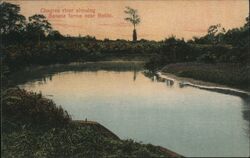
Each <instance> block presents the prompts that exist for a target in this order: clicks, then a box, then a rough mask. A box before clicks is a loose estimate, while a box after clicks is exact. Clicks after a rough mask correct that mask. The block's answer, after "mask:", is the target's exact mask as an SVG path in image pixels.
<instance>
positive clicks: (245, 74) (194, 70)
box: [162, 63, 250, 91]
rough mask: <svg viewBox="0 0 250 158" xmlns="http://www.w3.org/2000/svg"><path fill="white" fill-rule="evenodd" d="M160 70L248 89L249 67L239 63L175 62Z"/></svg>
mask: <svg viewBox="0 0 250 158" xmlns="http://www.w3.org/2000/svg"><path fill="white" fill-rule="evenodd" d="M162 72H165V73H172V74H174V75H177V76H180V77H189V78H193V79H197V80H202V81H208V82H213V83H218V84H223V85H227V86H230V87H234V88H239V89H243V90H248V91H249V90H250V84H249V81H250V67H249V66H241V65H239V64H205V63H177V64H169V65H167V66H165V67H163V68H162Z"/></svg>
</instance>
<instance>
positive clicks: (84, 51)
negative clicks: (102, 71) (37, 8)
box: [0, 2, 250, 70]
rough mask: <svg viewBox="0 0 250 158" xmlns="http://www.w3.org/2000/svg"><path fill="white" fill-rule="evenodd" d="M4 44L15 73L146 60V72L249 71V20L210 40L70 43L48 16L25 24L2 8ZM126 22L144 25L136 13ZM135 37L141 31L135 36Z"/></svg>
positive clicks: (216, 30) (213, 31) (13, 8)
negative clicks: (183, 66)
mask: <svg viewBox="0 0 250 158" xmlns="http://www.w3.org/2000/svg"><path fill="white" fill-rule="evenodd" d="M0 9H1V13H0V14H1V16H0V18H1V30H0V33H1V34H0V38H1V40H2V42H1V50H2V52H3V54H2V58H1V59H2V60H3V63H5V65H7V66H8V67H9V68H11V69H18V68H21V67H24V66H29V65H40V64H45V65H47V64H55V63H68V62H75V61H96V60H103V59H106V58H109V57H120V56H130V57H141V56H146V57H147V58H146V61H147V64H146V68H148V69H152V70H157V69H159V68H161V67H163V66H164V65H166V64H169V63H177V62H204V63H240V64H242V65H247V64H248V63H249V60H250V56H249V42H248V40H249V17H247V18H246V23H245V24H244V25H243V26H242V27H240V28H233V29H230V30H227V31H226V30H225V29H224V28H223V27H222V26H221V25H220V24H217V25H212V26H210V27H209V28H208V32H207V34H206V35H204V36H202V37H194V38H193V39H191V40H188V41H185V40H184V39H178V38H176V37H175V36H171V37H169V38H166V39H165V40H162V41H150V40H145V39H141V40H137V34H136V33H134V35H133V37H134V38H133V39H134V40H133V41H134V42H131V41H127V40H121V39H117V40H109V39H107V38H106V39H104V40H97V39H96V38H95V37H92V36H83V37H81V36H79V37H68V36H66V37H65V36H63V35H61V34H60V32H59V31H56V30H54V29H53V28H52V26H51V24H50V23H49V22H48V20H47V19H46V17H45V16H44V15H40V14H35V15H32V16H30V17H29V18H28V19H26V18H25V17H24V16H23V15H21V14H20V7H19V6H18V5H15V4H11V3H7V2H2V3H0ZM125 13H126V14H127V15H128V17H126V18H125V20H127V21H129V22H131V23H132V24H133V26H134V30H135V26H136V25H137V24H139V23H140V17H139V16H138V13H137V10H135V9H132V8H129V7H127V8H126V10H125ZM134 32H136V30H135V31H134Z"/></svg>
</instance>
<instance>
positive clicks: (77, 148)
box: [1, 89, 172, 158]
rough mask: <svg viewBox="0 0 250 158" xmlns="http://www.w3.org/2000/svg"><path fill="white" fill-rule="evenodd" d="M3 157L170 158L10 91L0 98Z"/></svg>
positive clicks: (161, 151) (38, 98) (156, 148)
mask: <svg viewBox="0 0 250 158" xmlns="http://www.w3.org/2000/svg"><path fill="white" fill-rule="evenodd" d="M2 102H3V104H2V107H3V108H2V110H3V111H2V113H3V117H2V119H3V121H2V122H3V124H2V126H3V132H2V148H1V155H2V157H24V158H26V157H37V158H40V157H48V158H49V157H170V156H172V155H171V154H169V153H168V152H166V151H164V149H163V148H162V147H159V146H153V145H151V144H142V143H138V142H135V141H133V140H120V139H119V138H117V137H114V136H112V134H111V135H109V134H107V130H106V131H105V132H106V134H105V132H102V131H101V130H100V128H94V127H93V126H92V125H91V124H82V123H79V122H75V121H72V120H71V119H70V117H69V115H68V114H67V112H66V111H64V110H63V109H62V108H60V107H58V106H56V105H55V104H54V103H53V101H52V100H49V99H46V98H44V97H43V96H42V95H41V94H37V93H32V92H27V91H25V90H22V89H9V90H7V91H5V92H4V95H3V98H2Z"/></svg>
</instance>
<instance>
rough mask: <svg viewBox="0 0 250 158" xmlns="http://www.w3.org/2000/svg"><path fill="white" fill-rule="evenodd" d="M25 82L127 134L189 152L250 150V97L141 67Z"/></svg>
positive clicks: (79, 115) (75, 113)
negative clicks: (163, 77)
mask: <svg viewBox="0 0 250 158" xmlns="http://www.w3.org/2000/svg"><path fill="white" fill-rule="evenodd" d="M20 87H21V88H24V89H26V90H29V91H34V92H42V94H43V95H45V96H46V97H47V98H51V99H53V100H54V101H55V103H56V104H57V105H61V106H62V107H63V108H64V109H65V110H67V111H68V113H69V114H70V115H71V117H72V119H74V120H79V119H84V120H85V119H86V118H87V119H88V120H94V121H97V122H99V123H101V124H102V125H104V126H105V127H107V128H108V129H110V130H111V131H113V132H114V133H115V134H117V135H118V136H119V137H120V138H122V139H134V140H136V141H142V142H143V143H151V144H154V145H161V146H163V147H166V148H168V149H170V150H172V151H175V152H177V153H179V154H181V155H184V156H231V157H233V156H238V157H239V156H249V148H250V147H249V110H250V105H249V104H250V100H249V98H242V97H238V96H233V95H227V94H222V93H217V92H212V91H207V90H201V89H197V88H194V87H180V86H179V85H178V82H174V83H172V82H171V83H170V82H159V81H157V80H156V79H155V78H154V77H153V78H149V77H146V76H145V75H144V74H143V73H142V72H141V71H138V72H136V71H120V72H119V71H104V70H100V71H78V72H73V71H67V72H61V73H56V74H53V75H51V76H49V77H46V78H44V79H43V80H32V81H29V82H26V83H24V84H22V85H20Z"/></svg>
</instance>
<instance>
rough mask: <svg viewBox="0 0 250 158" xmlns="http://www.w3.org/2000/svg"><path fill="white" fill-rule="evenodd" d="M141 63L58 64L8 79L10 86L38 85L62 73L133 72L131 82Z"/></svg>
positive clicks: (141, 66)
mask: <svg viewBox="0 0 250 158" xmlns="http://www.w3.org/2000/svg"><path fill="white" fill-rule="evenodd" d="M143 66H144V63H143V62H134V61H122V62H112V61H111V62H93V63H91V62H89V63H71V64H58V65H50V66H37V67H32V68H31V67H29V68H26V69H24V70H22V71H18V72H16V73H14V74H12V75H10V77H9V81H10V85H11V86H16V85H20V84H24V83H26V82H29V81H40V82H39V83H40V84H43V83H46V82H47V81H48V80H50V81H51V80H52V79H53V75H54V74H58V73H62V72H69V71H70V72H75V73H76V72H80V71H92V72H93V71H94V72H97V71H100V70H105V71H115V72H124V71H134V77H133V80H136V75H137V71H140V70H142V69H143Z"/></svg>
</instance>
